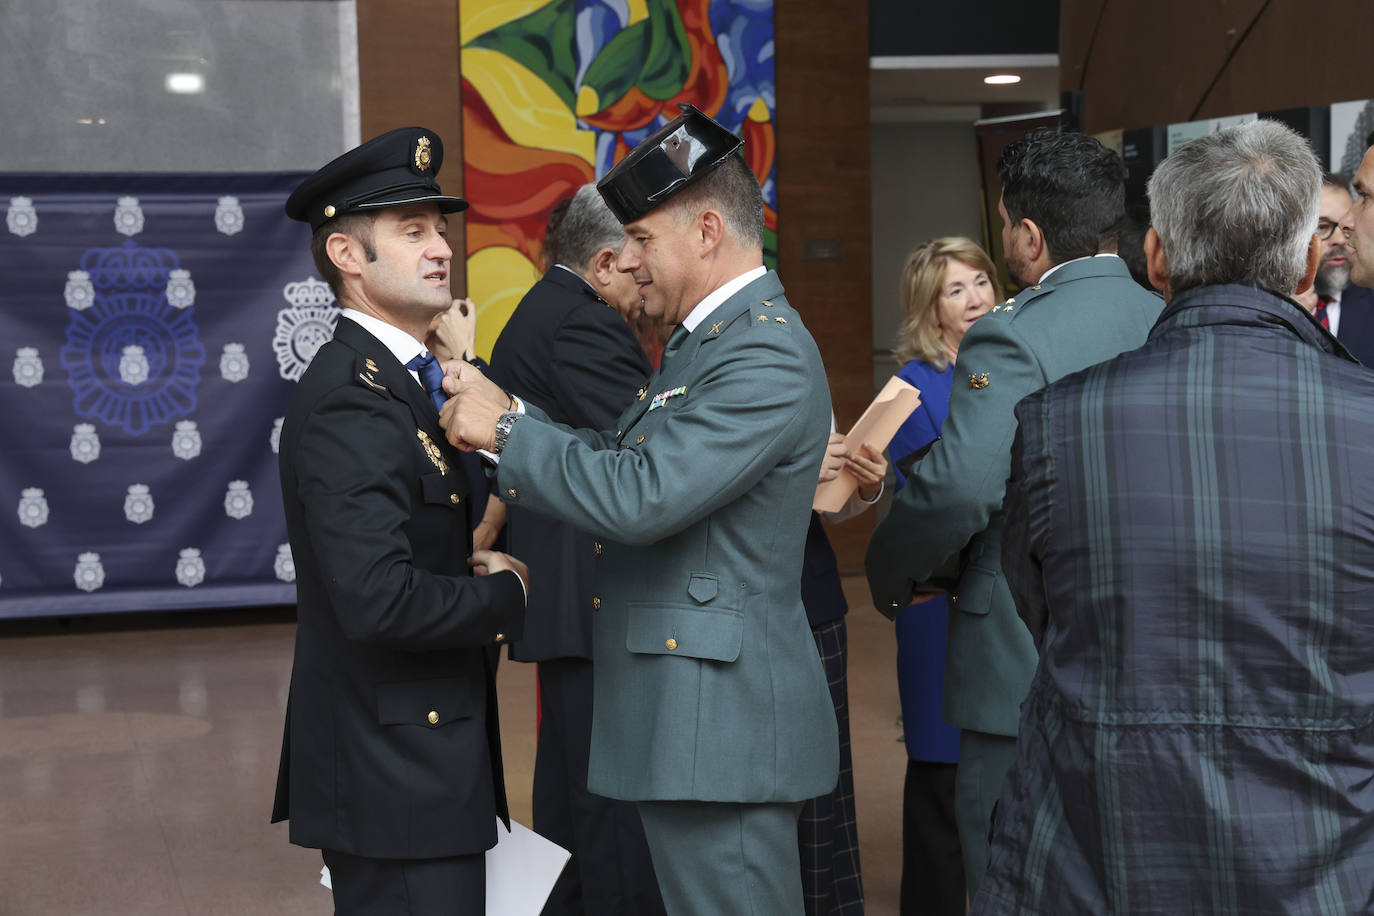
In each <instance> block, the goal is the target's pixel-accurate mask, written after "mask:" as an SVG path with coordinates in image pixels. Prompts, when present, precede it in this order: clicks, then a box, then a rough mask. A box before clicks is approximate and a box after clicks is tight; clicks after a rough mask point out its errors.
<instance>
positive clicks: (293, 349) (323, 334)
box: [272, 277, 339, 382]
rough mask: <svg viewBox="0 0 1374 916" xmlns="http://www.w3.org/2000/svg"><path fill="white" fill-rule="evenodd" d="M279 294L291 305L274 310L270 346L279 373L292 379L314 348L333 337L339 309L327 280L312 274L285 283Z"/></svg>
mask: <svg viewBox="0 0 1374 916" xmlns="http://www.w3.org/2000/svg"><path fill="white" fill-rule="evenodd" d="M282 295H284V296H285V297H286V301H287V302H289V303H291V307H290V308H285V309H282V310H281V311H280V312H277V331H276V334H275V335H273V337H272V349H273V350H274V351H276V354H277V368H278V370H279V371H280V372H281V377H282V378H284V379H286V380H287V381H288V382H294V381H298V380H299V379H300V377H301V375H302V374H303V373H304V372H305V367H306V366H308V365H310V361H311V360H312V359H314V358H315V353H316V351H318V350H319V349H320V347H322V346H324V344H325V343H327V342H328V341H329V340H331V339H332V338H333V337H334V326H335V325H336V324H338V323H339V309H337V308H336V307H335V306H334V293H333V291H332V290H330V288H329V284H328V283H325V282H323V281H321V280H316V279H315V278H314V277H310V278H309V279H306V280H302V281H301V282H299V283H288V284H286V286H285V288H283V290H282Z"/></svg>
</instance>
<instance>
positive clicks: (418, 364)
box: [406, 353, 448, 410]
mask: <svg viewBox="0 0 1374 916" xmlns="http://www.w3.org/2000/svg"><path fill="white" fill-rule="evenodd" d="M406 368H407V369H409V370H410V371H412V372H418V373H419V374H420V384H421V385H424V386H425V394H427V395H429V399H430V400H431V401H433V402H434V409H435V410H443V409H444V402H445V401H447V400H448V396H447V395H446V394H444V367H443V366H440V365H439V361H438V360H437V359H435V358H434V356H433V355H432V354H429V353H422V354H420V355H419V356H417V357H415V358H414V359H412V360H411V361H410V362H408V363H406Z"/></svg>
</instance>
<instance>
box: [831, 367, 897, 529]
mask: <svg viewBox="0 0 1374 916" xmlns="http://www.w3.org/2000/svg"><path fill="white" fill-rule="evenodd" d="M920 404H921V392H919V391H917V390H916V389H915V388H913V387H912V386H911V385H909V384H907V383H906V382H904V381H902V380H901V379H899V378H896V377H895V376H894V377H893V378H890V379H888V382H887V384H886V385H884V386H883V390H882V391H880V392H878V396H877V397H876V398H874V399H873V403H872V404H870V405H868V409H867V410H865V411H864V412H863V416H861V417H859V420H858V422H857V423H855V424H854V427H853V428H852V429H851V430H850V431H849V432H848V433H847V434H846V435H845V437H844V442H845V445H846V446H847V447H848V450H849V452H850V453H856V452H858V451H859V448H860V446H862V445H863V444H864V443H865V442H867V443H868V444H869V445H871V446H872V447H873V448H875V449H877V450H879V451H881V450H882V449H885V448H887V445H888V443H889V442H891V441H892V437H893V436H894V435H896V433H897V430H898V429H899V428H900V427H901V425H902V424H903V423H905V422H906V419H907V417H909V416H911V412H912V411H914V410H915V409H916V408H917V407H919V406H920ZM858 487H859V481H858V480H857V479H855V477H854V475H853V474H852V473H850V472H849V470H848V469H846V468H841V469H840V471H839V473H838V474H837V475H836V476H835V478H834V479H833V480H827V481H825V482H824V483H822V484H821V485H820V486H818V487H816V498H815V501H814V502H813V503H812V506H811V507H812V508H813V509H816V510H818V511H821V512H835V511H838V510H839V509H840V508H841V507H843V506H844V504H845V503H846V502H847V501H848V500H849V497H850V496H852V495H853V493H854V491H855V490H856V489H858Z"/></svg>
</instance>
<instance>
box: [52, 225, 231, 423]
mask: <svg viewBox="0 0 1374 916" xmlns="http://www.w3.org/2000/svg"><path fill="white" fill-rule="evenodd" d="M131 199H132V198H131ZM80 267H81V271H83V272H85V273H86V274H88V276H89V279H90V282H91V284H92V286H93V288H94V297H93V299H94V304H93V305H90V306H86V307H82V308H75V307H73V308H72V309H71V313H70V322H69V324H68V325H67V343H66V345H65V346H64V347H63V348H62V353H61V359H62V367H63V368H64V369H66V370H67V380H68V384H70V385H71V388H72V392H73V398H72V408H73V410H74V411H75V412H76V414H77V416H79V417H82V418H85V419H89V420H98V421H100V422H103V423H107V424H109V425H111V426H118V427H120V428H121V429H123V430H124V431H125V432H127V433H129V434H131V435H135V436H139V435H142V434H143V433H145V432H147V431H148V430H149V429H151V428H152V427H154V426H158V425H161V424H163V423H167V422H168V421H171V420H173V419H175V418H176V417H183V416H187V415H188V414H191V413H193V412H194V411H195V409H196V389H197V388H198V387H199V385H200V368H201V366H202V365H204V363H205V345H204V344H202V343H201V342H200V339H199V330H198V328H197V327H196V323H195V317H194V310H193V309H192V308H191V307H190V301H191V300H194V296H195V293H194V287H191V286H190V274H189V272H185V271H180V270H179V267H178V264H177V257H176V255H175V254H174V253H173V252H172V251H170V250H168V249H166V248H142V247H139V246H137V245H135V244H134V243H133V241H129V242H126V243H125V244H124V246H123V247H120V248H93V249H90V250H89V251H87V252H86V253H85V254H84V255H83V256H82V258H81V265H80ZM174 274H175V275H176V276H174ZM169 297H170V298H174V299H175V300H176V302H178V303H184V304H183V305H174V304H173V303H172V302H171V301H169ZM188 297H189V299H188Z"/></svg>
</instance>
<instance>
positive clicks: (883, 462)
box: [844, 442, 887, 502]
mask: <svg viewBox="0 0 1374 916" xmlns="http://www.w3.org/2000/svg"><path fill="white" fill-rule="evenodd" d="M844 466H845V468H847V469H848V471H849V473H851V474H853V475H854V479H855V480H857V481H858V482H859V498H860V499H862V500H864V501H865V502H872V501H873V500H874V498H876V497H877V495H878V492H879V489H880V488H881V487H882V485H883V478H884V477H886V476H887V459H886V458H884V457H883V455H882V452H878V451H874V449H873V446H871V445H869V444H868V443H867V442H865V443H864V444H863V445H861V446H859V451H858V452H856V453H855V454H852V455H850V456H849V457H848V458H846V459H845V462H844Z"/></svg>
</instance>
